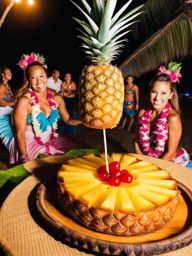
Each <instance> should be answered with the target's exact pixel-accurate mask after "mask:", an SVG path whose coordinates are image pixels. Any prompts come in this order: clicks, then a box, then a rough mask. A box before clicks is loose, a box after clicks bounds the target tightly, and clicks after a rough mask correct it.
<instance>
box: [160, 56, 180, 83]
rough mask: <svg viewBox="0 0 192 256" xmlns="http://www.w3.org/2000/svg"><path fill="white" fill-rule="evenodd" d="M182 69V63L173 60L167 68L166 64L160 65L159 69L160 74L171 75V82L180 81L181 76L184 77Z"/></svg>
mask: <svg viewBox="0 0 192 256" xmlns="http://www.w3.org/2000/svg"><path fill="white" fill-rule="evenodd" d="M180 70H181V63H177V62H173V61H171V62H170V63H169V64H168V66H167V68H166V67H164V66H160V67H159V69H158V74H161V73H162V74H167V75H169V77H170V80H171V82H173V83H176V82H178V83H179V78H181V77H182V75H181V73H180Z"/></svg>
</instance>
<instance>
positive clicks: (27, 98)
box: [18, 93, 30, 105]
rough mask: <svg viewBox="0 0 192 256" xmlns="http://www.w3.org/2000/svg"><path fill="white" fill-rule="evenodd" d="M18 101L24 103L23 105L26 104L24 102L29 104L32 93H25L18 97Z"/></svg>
mask: <svg viewBox="0 0 192 256" xmlns="http://www.w3.org/2000/svg"><path fill="white" fill-rule="evenodd" d="M18 103H19V104H22V105H24V104H27V105H28V104H29V103H30V95H29V93H26V94H24V95H22V96H21V97H20V98H19V99H18Z"/></svg>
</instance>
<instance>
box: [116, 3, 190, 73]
mask: <svg viewBox="0 0 192 256" xmlns="http://www.w3.org/2000/svg"><path fill="white" fill-rule="evenodd" d="M133 36H134V42H135V44H137V43H140V46H139V47H138V48H137V49H136V50H134V51H133V53H131V54H130V55H129V56H128V57H127V58H126V59H125V61H123V62H122V63H121V64H120V66H119V68H120V69H121V70H122V73H123V75H124V76H127V75H128V74H132V75H134V76H136V77H139V76H141V75H143V74H145V73H147V72H150V71H153V70H155V69H157V67H158V66H159V65H160V64H167V63H168V62H169V61H170V60H179V61H180V60H182V59H184V58H187V57H189V56H191V55H192V0H147V1H146V3H145V6H144V13H143V15H142V16H141V17H140V22H139V23H138V24H137V25H135V26H134V28H133ZM141 38H142V40H141Z"/></svg>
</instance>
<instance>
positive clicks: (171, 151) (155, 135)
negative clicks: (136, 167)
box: [135, 62, 189, 166]
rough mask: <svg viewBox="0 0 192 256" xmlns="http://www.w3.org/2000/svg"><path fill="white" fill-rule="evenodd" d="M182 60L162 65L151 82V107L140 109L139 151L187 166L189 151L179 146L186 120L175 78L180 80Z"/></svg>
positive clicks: (137, 144) (136, 146) (136, 143)
mask: <svg viewBox="0 0 192 256" xmlns="http://www.w3.org/2000/svg"><path fill="white" fill-rule="evenodd" d="M180 69H181V67H180V63H176V62H171V63H170V64H169V65H168V68H167V69H166V68H165V67H163V66H161V67H160V68H159V72H158V74H157V76H156V77H155V78H154V79H153V80H152V82H151V88H150V105H151V106H150V107H149V108H147V109H142V110H141V111H140V112H139V120H138V133H137V141H136V142H135V150H136V153H138V154H145V155H148V156H152V157H157V158H161V159H164V160H169V161H172V162H174V163H178V164H181V165H183V166H186V165H187V164H188V163H189V155H188V153H187V152H186V151H185V149H183V148H179V142H180V138H181V134H182V124H181V117H180V108H179V100H178V94H177V90H176V87H175V82H178V81H179V78H180V77H181V74H180Z"/></svg>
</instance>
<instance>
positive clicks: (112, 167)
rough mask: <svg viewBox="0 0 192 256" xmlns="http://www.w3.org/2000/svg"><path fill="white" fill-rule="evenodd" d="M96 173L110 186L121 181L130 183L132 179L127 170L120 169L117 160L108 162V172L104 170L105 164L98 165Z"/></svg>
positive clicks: (116, 184) (117, 184)
mask: <svg viewBox="0 0 192 256" xmlns="http://www.w3.org/2000/svg"><path fill="white" fill-rule="evenodd" d="M97 173H98V175H99V179H100V180H101V181H106V182H108V183H109V185H111V186H119V185H120V184H121V182H124V183H131V182H132V180H133V176H132V175H131V174H130V173H129V172H128V171H127V170H125V169H123V170H120V163H119V162H111V163H110V164H109V173H108V172H107V170H106V165H102V166H100V167H99V168H98V169H97Z"/></svg>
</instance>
